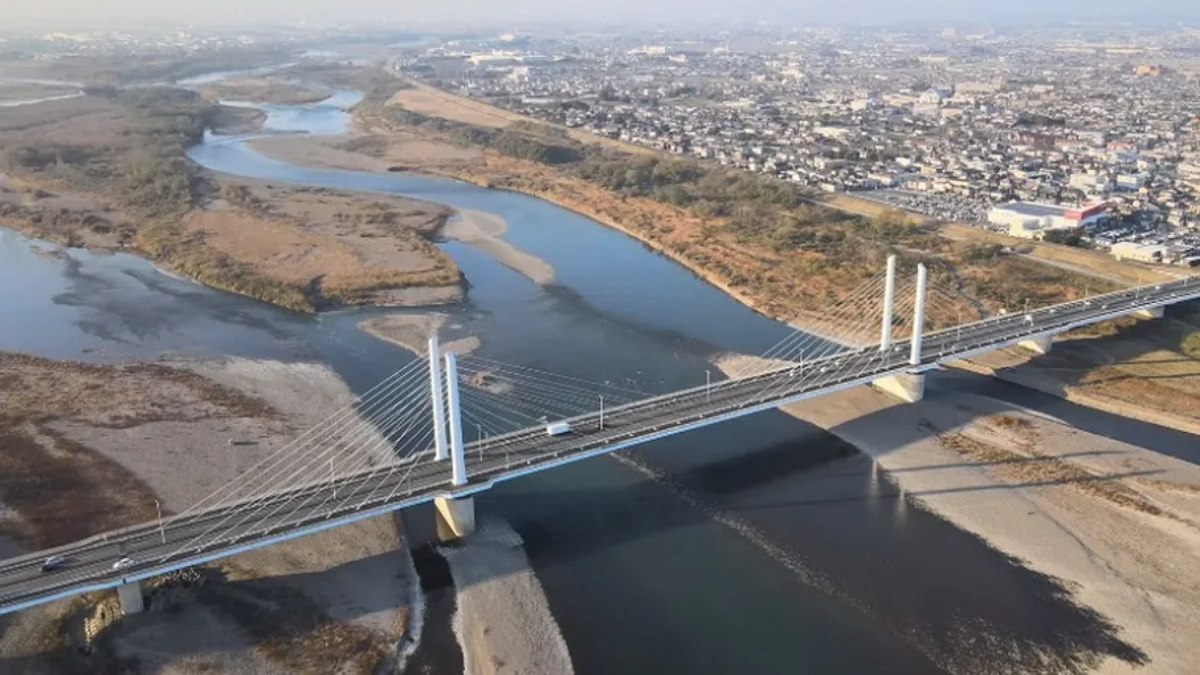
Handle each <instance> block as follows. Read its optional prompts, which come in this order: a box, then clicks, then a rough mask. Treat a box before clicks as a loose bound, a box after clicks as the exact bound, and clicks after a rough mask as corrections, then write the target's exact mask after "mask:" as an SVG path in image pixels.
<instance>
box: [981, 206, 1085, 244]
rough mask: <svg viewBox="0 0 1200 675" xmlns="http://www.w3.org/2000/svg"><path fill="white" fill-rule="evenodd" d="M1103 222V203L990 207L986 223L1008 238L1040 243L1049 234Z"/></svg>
mask: <svg viewBox="0 0 1200 675" xmlns="http://www.w3.org/2000/svg"><path fill="white" fill-rule="evenodd" d="M1105 218H1108V204H1107V203H1104V202H1101V203H1099V204H1093V205H1092V206H1087V207H1082V208H1076V207H1071V206H1055V205H1053V204H1035V203H1032V202H1009V203H1007V204H999V205H997V206H995V207H993V208H992V209H991V210H990V211H988V217H987V219H988V222H989V223H991V224H993V225H1000V226H1003V227H1005V228H1007V229H1008V233H1009V234H1010V235H1012V236H1014V237H1021V238H1023V239H1041V238H1042V236H1043V235H1045V233H1046V232H1049V231H1051V230H1072V229H1075V228H1079V227H1088V226H1089V225H1094V224H1096V223H1098V222H1100V221H1101V220H1104V219H1105Z"/></svg>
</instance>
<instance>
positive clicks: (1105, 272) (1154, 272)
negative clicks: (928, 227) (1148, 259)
mask: <svg viewBox="0 0 1200 675" xmlns="http://www.w3.org/2000/svg"><path fill="white" fill-rule="evenodd" d="M941 232H942V234H943V235H945V236H947V237H950V238H952V239H958V240H961V241H968V242H974V243H990V244H1002V245H1004V246H1010V247H1012V248H1014V249H1016V250H1020V251H1026V252H1028V254H1029V255H1030V256H1031V257H1033V258H1035V259H1038V260H1045V261H1049V262H1053V263H1060V264H1064V265H1068V266H1070V267H1073V268H1077V269H1080V270H1089V271H1091V272H1092V273H1094V274H1096V275H1098V276H1102V277H1106V278H1108V279H1110V280H1113V281H1117V282H1120V283H1123V284H1129V285H1141V284H1150V283H1154V282H1157V281H1169V280H1171V279H1174V278H1176V277H1177V276H1178V275H1179V274H1180V273H1181V272H1182V271H1183V270H1180V269H1165V268H1162V267H1151V266H1146V265H1137V264H1135V263H1130V262H1121V261H1118V260H1116V259H1115V258H1113V257H1112V256H1110V255H1108V254H1107V253H1103V252H1101V251H1091V250H1087V249H1081V248H1075V247H1071V246H1062V245H1059V244H1047V243H1043V242H1035V241H1030V240H1028V239H1018V238H1016V237H1009V236H1007V235H1002V234H996V233H992V232H987V231H985V230H981V229H979V228H977V227H971V226H969V225H961V224H958V223H947V224H945V225H943V226H942V228H941Z"/></svg>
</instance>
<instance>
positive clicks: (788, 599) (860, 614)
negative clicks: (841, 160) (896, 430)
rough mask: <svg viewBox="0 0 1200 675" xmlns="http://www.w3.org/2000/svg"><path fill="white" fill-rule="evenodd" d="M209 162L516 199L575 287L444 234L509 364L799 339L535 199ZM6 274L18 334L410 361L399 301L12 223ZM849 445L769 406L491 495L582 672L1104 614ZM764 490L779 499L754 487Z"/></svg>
mask: <svg viewBox="0 0 1200 675" xmlns="http://www.w3.org/2000/svg"><path fill="white" fill-rule="evenodd" d="M354 100H355V98H354V95H353V94H349V93H341V94H339V95H338V96H336V97H335V98H334V99H332V100H331V101H329V102H327V103H326V104H322V105H317V106H307V107H285V106H278V107H269V108H268V112H270V113H271V114H270V116H269V118H268V124H269V125H270V126H271V127H273V128H275V129H277V130H287V131H308V132H320V133H337V132H339V131H341V130H342V129H343V128H344V126H345V124H346V120H347V117H346V113H345V112H344V111H343V110H342V108H343V107H344V106H346V105H347V104H351V103H352V102H353V101H354ZM190 156H191V157H192V159H193V160H194V161H196V162H197V163H199V164H200V165H202V166H204V167H206V168H209V169H212V170H214V171H221V172H225V173H229V174H234V175H239V176H246V177H253V178H258V179H263V180H269V181H278V182H288V183H295V184H303V185H311V186H320V187H329V188H341V189H351V190H363V191H374V192H386V193H394V194H402V195H406V196H411V197H417V198H421V199H427V200H431V201H436V202H441V203H444V204H448V205H450V206H453V207H456V208H468V209H476V210H480V211H486V212H490V213H494V214H497V215H499V216H501V217H503V218H504V219H505V220H507V222H508V225H509V229H508V232H507V234H506V235H505V239H507V240H508V241H509V242H511V243H512V244H514V245H515V246H518V247H519V248H522V249H524V250H526V251H528V252H530V253H532V254H534V255H536V256H538V257H540V258H542V259H544V260H546V261H547V262H549V263H550V264H551V265H553V266H554V267H555V268H556V270H557V275H556V276H557V281H556V285H555V286H553V287H541V286H538V285H536V284H534V283H533V282H531V281H529V280H528V279H526V278H525V277H522V276H520V275H518V274H517V273H516V272H514V271H512V270H510V269H508V268H507V267H505V266H503V265H501V264H500V263H499V262H497V261H496V260H494V259H493V258H491V257H489V256H488V255H486V254H485V253H483V252H481V251H479V250H476V249H474V248H471V247H469V246H466V245H463V244H460V243H455V242H450V243H445V244H442V246H443V248H444V249H445V250H446V251H447V252H448V253H450V254H451V255H452V256H453V257H454V258H455V260H456V261H457V262H458V264H459V265H460V267H461V268H462V270H463V272H464V273H465V274H466V276H467V278H468V280H469V281H470V283H471V291H470V294H469V298H468V300H467V301H466V302H464V303H463V304H462V305H461V306H459V307H457V308H453V309H451V310H449V311H450V312H451V313H452V314H453V315H454V316H453V317H452V321H451V322H450V323H452V324H458V325H460V326H461V328H458V329H457V330H460V331H461V332H462V333H463V334H473V335H477V336H479V338H480V339H481V340H482V347H481V348H480V350H479V352H478V353H479V354H480V355H482V356H485V357H488V358H494V359H498V360H502V361H507V362H511V363H518V364H523V365H526V366H530V367H535V368H541V369H545V370H550V371H554V372H557V373H561V374H566V375H571V376H575V377H581V378H587V379H592V380H596V379H600V380H603V379H611V380H622V379H627V380H630V381H634V382H637V383H638V385H639V386H640V387H641V388H643V389H646V390H654V391H662V390H667V389H670V388H678V387H683V386H691V385H696V384H699V383H702V382H703V381H704V377H705V370H706V369H709V368H711V366H710V365H709V359H710V358H712V357H713V356H714V355H716V354H718V353H721V352H726V351H739V352H745V353H761V352H762V351H764V350H765V349H767V348H768V347H769V346H771V345H772V344H774V343H775V342H776V341H777V340H778V339H779V338H780V337H782V336H783V335H784V334H785V333H786V331H787V329H786V328H785V327H784V326H781V325H779V324H777V323H775V322H773V321H770V320H768V319H765V318H763V317H761V316H759V315H757V314H755V313H754V312H752V311H750V310H749V309H747V308H745V307H744V306H742V305H741V304H739V303H737V302H736V301H734V300H732V299H731V298H729V297H727V296H726V295H724V294H723V293H721V292H720V291H718V290H717V289H715V288H713V287H712V286H709V285H708V284H706V283H704V282H703V281H701V280H699V279H698V278H696V277H695V276H694V275H692V274H691V273H690V272H689V271H688V270H686V269H684V268H683V267H681V266H679V265H677V264H675V263H673V262H671V261H669V260H667V259H666V258H664V257H662V256H659V255H657V254H655V253H653V252H651V251H649V250H647V249H646V248H645V247H643V246H642V245H641V244H640V243H638V242H636V241H634V240H632V239H630V238H628V237H626V236H624V235H622V234H619V233H617V232H615V231H613V230H610V229H608V228H605V227H603V226H601V225H599V224H597V223H595V222H593V221H591V220H589V219H587V218H584V217H582V216H580V215H577V214H575V213H572V212H570V211H567V210H565V209H562V208H559V207H557V206H554V205H552V204H549V203H547V202H544V201H540V200H538V199H535V198H531V197H526V196H523V195H519V194H513V193H507V192H497V191H491V190H486V189H482V188H478V187H475V186H471V185H467V184H463V183H458V182H454V181H448V180H441V179H434V178H425V177H417V176H406V175H396V174H386V175H381V174H369V173H359V172H350V171H337V170H325V169H311V168H304V167H298V166H292V165H289V164H285V163H283V162H279V161H275V160H272V159H269V158H267V157H264V156H262V155H260V154H258V153H256V152H254V151H253V150H251V149H250V148H249V147H248V146H247V145H246V144H245V143H244V139H240V138H221V137H210V138H208V139H206V141H205V142H204V143H203V144H201V145H198V146H196V147H195V148H193V149H192V150H191V151H190ZM0 285H3V287H4V288H6V289H8V290H9V291H10V292H8V293H6V294H5V300H4V302H3V303H0V349H4V350H13V351H22V352H28V353H33V354H38V355H43V356H47V357H52V358H72V359H89V360H116V359H124V358H134V359H153V358H156V357H158V356H160V355H164V354H187V355H223V354H228V355H242V356H249V357H267V358H278V359H285V360H292V359H308V360H317V361H321V362H324V363H326V364H328V365H329V366H331V367H332V368H334V369H335V370H336V371H337V372H338V373H339V374H340V375H341V376H342V377H344V378H345V379H346V380H347V382H348V383H349V384H350V386H351V387H352V388H354V389H355V390H357V391H364V390H365V389H367V388H369V387H370V386H371V385H372V384H374V383H375V382H377V381H378V380H379V379H381V378H383V377H384V376H386V375H387V374H388V373H390V372H392V371H394V370H395V369H396V368H397V367H399V366H401V365H403V364H405V363H407V362H408V361H410V360H411V359H412V358H413V357H412V356H411V355H410V354H408V353H407V352H405V351H404V350H401V349H399V348H397V347H394V346H392V345H389V344H386V343H383V342H380V341H378V340H375V339H373V338H371V337H369V336H367V335H365V334H363V333H362V332H360V331H359V330H358V329H357V327H356V326H357V324H358V323H359V322H360V321H362V320H363V319H364V318H367V317H369V316H372V315H376V314H378V313H381V312H384V311H393V312H394V311H403V310H355V311H342V312H330V313H326V314H322V315H320V316H318V317H315V318H310V317H303V316H298V315H294V314H291V313H288V312H286V311H283V310H279V309H276V308H274V307H270V306H267V305H264V304H261V303H258V302H255V301H252V300H248V299H245V298H241V297H237V296H232V295H228V294H224V293H220V292H217V291H213V290H210V289H206V288H203V287H200V286H197V285H195V284H192V283H189V282H186V281H182V280H178V279H174V278H172V277H169V276H166V275H163V274H161V273H159V272H157V271H156V270H154V268H153V267H152V266H151V265H150V264H149V263H147V262H146V261H144V260H141V259H139V258H136V257H133V256H129V255H124V254H116V255H94V254H90V253H87V252H85V251H80V250H67V251H59V250H57V249H49V248H47V247H44V246H42V245H40V244H37V243H36V242H32V241H30V240H28V239H25V238H23V237H21V236H19V235H17V234H15V233H13V232H11V231H8V230H3V229H0ZM834 454H842V455H844V451H842V450H840V449H839V448H838V446H836V445H835V444H834V443H833V442H831V441H830V440H828V438H827V437H824V436H821V435H819V434H816V433H815V432H814V431H813V430H812V429H811V428H809V427H808V426H807V425H805V424H803V423H801V422H798V421H796V420H793V419H791V418H789V417H787V416H785V415H783V414H778V413H768V414H763V415H759V416H756V417H754V418H752V419H748V420H741V421H737V422H733V423H728V424H725V425H721V426H717V427H712V428H709V429H706V430H704V431H702V432H697V433H692V434H687V435H683V436H679V437H676V438H673V439H668V440H666V441H662V442H659V443H655V444H653V445H650V446H646V447H645V448H643V449H641V450H639V451H637V452H636V453H634V454H633V455H632V457H633V458H634V460H635V461H636V462H637V464H638V468H634V467H631V465H630V464H629V463H628V462H623V461H614V460H613V459H610V458H601V459H595V460H589V461H586V462H582V463H578V464H575V465H572V466H569V467H566V468H563V469H560V470H556V471H553V472H547V473H543V474H538V475H536V476H532V477H529V478H525V479H522V480H520V481H516V482H512V483H508V484H504V485H502V486H500V487H499V488H497V489H496V490H494V491H492V492H490V493H487V494H486V495H484V496H482V497H481V498H480V499H479V504H478V506H479V508H480V509H481V511H494V512H498V513H500V514H501V515H503V516H505V517H506V518H507V519H509V520H510V522H512V523H513V525H514V526H515V527H516V529H517V530H518V531H519V532H520V533H521V534H522V535H523V536H524V538H525V540H526V549H527V551H528V553H529V555H530V558H531V561H532V563H533V565H534V567H535V569H536V571H537V573H538V575H539V578H540V579H541V581H542V584H543V586H544V587H545V590H546V593H547V596H548V597H549V600H550V603H551V607H552V609H553V611H554V613H555V616H556V618H557V619H558V621H559V623H560V625H561V627H562V630H563V634H564V636H565V637H566V640H567V642H568V644H569V646H570V649H571V653H572V657H573V659H574V661H575V665H576V669H577V671H578V672H580V673H714V674H716V673H721V674H724V673H787V674H793V673H806V672H814V673H870V672H879V673H884V672H886V673H896V672H929V671H931V670H937V669H938V668H939V667H950V668H951V669H954V670H959V671H964V672H968V671H972V672H978V669H977V668H976V666H977V665H978V663H979V661H977V659H984V658H986V657H988V656H989V655H988V654H981V653H980V651H979V648H978V646H974V647H971V646H967V645H963V644H958V643H957V642H956V640H957V639H958V638H957V637H956V636H958V635H962V634H963V633H962V632H961V631H960V630H959V629H960V628H961V626H962V625H963V624H964V623H967V624H969V625H970V626H971V631H968V634H969V635H970V636H972V637H980V636H982V635H983V634H986V635H987V641H988V643H989V644H990V645H991V647H990V648H991V649H992V650H994V652H993V653H992V654H990V656H994V657H995V658H996V659H1003V657H1004V654H1005V651H1004V650H1005V649H1006V648H1007V646H1008V645H1013V644H1016V645H1020V646H1022V647H1025V646H1034V647H1035V648H1046V649H1056V648H1058V647H1060V646H1061V645H1059V644H1057V643H1058V642H1059V641H1060V639H1061V640H1062V641H1067V640H1071V641H1072V644H1073V645H1074V646H1075V647H1078V644H1077V641H1078V636H1079V635H1081V634H1087V633H1088V631H1089V630H1090V625H1091V624H1090V621H1091V619H1090V618H1089V617H1087V616H1086V615H1084V614H1083V613H1081V612H1079V611H1078V610H1076V609H1074V608H1073V607H1072V606H1070V605H1068V604H1066V603H1064V602H1063V601H1062V600H1061V599H1060V596H1059V594H1058V590H1057V588H1056V587H1054V586H1053V585H1052V584H1050V583H1049V582H1048V581H1047V580H1046V579H1044V578H1042V577H1040V576H1038V575H1035V574H1033V573H1030V572H1028V571H1027V570H1025V569H1023V568H1022V567H1020V566H1019V565H1016V564H1015V563H1013V562H1012V561H1010V560H1008V559H1007V558H1006V557H1004V556H1002V555H1000V554H998V553H996V552H995V551H993V550H991V549H989V548H988V547H987V546H985V545H984V544H983V543H981V542H980V541H979V540H978V539H976V538H975V537H974V536H972V535H969V534H966V533H963V532H961V531H959V530H957V529H955V528H954V527H953V526H951V525H949V524H948V523H946V522H945V521H943V520H941V519H940V518H937V517H935V516H932V515H930V514H929V513H927V512H925V511H923V510H921V509H920V508H917V507H915V506H913V505H910V504H907V503H906V502H905V501H904V500H903V499H902V498H898V497H897V496H896V495H895V492H894V490H892V489H891V488H890V486H889V485H888V484H887V483H886V482H882V483H881V482H878V481H875V480H873V479H872V477H871V472H870V470H869V463H868V462H867V461H866V460H865V459H864V458H862V457H860V456H858V455H853V454H851V455H850V456H842V457H841V458H840V459H838V460H837V461H833V462H830V461H828V460H829V457H830V456H831V455H834ZM668 476H670V477H668ZM768 490H769V491H770V495H771V499H770V501H771V504H770V505H769V506H764V505H763V504H761V503H759V502H761V501H762V500H761V499H756V497H761V496H762V495H764V494H766V491H768ZM781 496H784V497H786V498H785V499H780V497H781ZM1064 635H1065V636H1069V637H1066V638H1063V637H1061V636H1064ZM931 659H936V661H937V664H936V665H935V663H934V661H933V660H931ZM998 662H1000V663H1002V662H1003V661H998Z"/></svg>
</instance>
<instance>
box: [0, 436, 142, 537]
mask: <svg viewBox="0 0 1200 675" xmlns="http://www.w3.org/2000/svg"><path fill="white" fill-rule="evenodd" d="M0 424H3V426H4V428H3V429H0V494H2V495H3V497H4V503H5V505H6V506H8V507H9V508H11V509H12V510H14V511H15V512H16V513H17V514H18V515H19V519H17V520H15V521H0V532H3V533H4V534H7V535H11V536H13V537H15V538H17V539H18V540H20V541H21V542H23V543H25V544H26V545H28V546H30V547H31V548H34V549H44V548H50V547H52V546H58V545H61V544H65V543H68V542H72V541H78V540H80V539H84V538H86V537H88V536H91V535H93V534H96V533H97V532H103V531H106V530H112V529H116V528H120V527H125V526H128V525H134V524H137V523H142V522H146V521H148V520H152V519H153V518H154V516H155V509H154V492H153V491H152V490H150V488H149V486H147V485H146V484H145V483H143V482H141V481H140V480H138V479H137V478H136V477H134V476H133V474H132V473H130V472H129V471H127V470H125V469H124V468H122V467H121V466H120V465H118V464H116V463H115V462H112V461H110V460H107V459H105V458H104V457H102V456H101V455H99V454H98V453H95V452H92V451H91V450H89V449H88V448H86V447H84V446H82V445H79V444H78V443H74V442H73V441H71V440H69V439H67V438H65V437H63V436H60V435H57V434H55V433H54V432H53V431H51V430H50V429H48V428H46V427H45V426H43V425H40V424H32V423H30V424H25V425H21V426H19V427H18V426H15V425H14V424H13V422H12V421H11V420H3V421H0Z"/></svg>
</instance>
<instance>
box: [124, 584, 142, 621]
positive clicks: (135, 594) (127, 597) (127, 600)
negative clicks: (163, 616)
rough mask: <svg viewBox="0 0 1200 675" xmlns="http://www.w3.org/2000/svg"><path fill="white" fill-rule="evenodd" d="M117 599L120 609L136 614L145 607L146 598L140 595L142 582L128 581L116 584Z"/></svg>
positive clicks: (126, 612) (127, 613) (125, 612)
mask: <svg viewBox="0 0 1200 675" xmlns="http://www.w3.org/2000/svg"><path fill="white" fill-rule="evenodd" d="M117 599H118V600H120V601H121V611H122V612H123V613H124V614H126V615H129V614H137V613H139V612H141V611H143V610H145V609H146V599H145V597H143V596H142V582H140V581H130V582H129V583H126V584H122V585H120V586H117Z"/></svg>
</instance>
